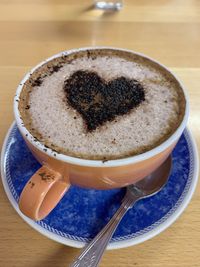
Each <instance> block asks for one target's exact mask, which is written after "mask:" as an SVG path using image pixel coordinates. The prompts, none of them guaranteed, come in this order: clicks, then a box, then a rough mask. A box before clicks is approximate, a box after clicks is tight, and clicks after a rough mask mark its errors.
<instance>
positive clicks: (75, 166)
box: [14, 47, 189, 220]
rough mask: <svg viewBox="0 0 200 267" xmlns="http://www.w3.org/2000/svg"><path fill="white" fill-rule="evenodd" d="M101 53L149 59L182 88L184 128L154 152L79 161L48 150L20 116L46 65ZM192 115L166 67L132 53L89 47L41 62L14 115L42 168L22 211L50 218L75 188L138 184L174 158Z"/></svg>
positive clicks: (27, 189) (21, 205)
mask: <svg viewBox="0 0 200 267" xmlns="http://www.w3.org/2000/svg"><path fill="white" fill-rule="evenodd" d="M95 49H98V50H101V49H103V50H106V49H108V50H113V51H119V52H120V51H121V52H123V53H127V54H130V55H133V54H134V55H137V56H138V57H141V58H144V59H148V60H149V61H150V62H153V63H154V64H156V65H157V66H159V68H161V69H163V70H164V71H165V72H166V73H167V74H168V75H170V77H172V79H174V80H175V81H176V82H177V84H178V85H179V87H180V88H181V90H182V92H183V96H184V100H185V106H184V113H183V116H182V119H181V121H180V124H179V125H178V126H177V128H176V129H175V131H174V132H173V133H172V134H171V135H170V136H168V137H167V139H166V140H164V141H163V142H161V143H159V144H158V145H156V146H155V147H153V148H152V149H150V150H147V151H145V152H143V153H140V154H136V155H133V156H126V157H123V158H117V159H109V160H100V159H85V158H79V157H75V156H71V155H67V154H65V153H55V151H54V149H53V148H51V147H46V146H45V145H44V144H43V143H42V142H40V140H35V137H34V136H33V134H32V133H31V132H30V129H28V128H27V127H26V125H25V124H24V120H23V117H22V116H21V113H20V109H19V106H20V101H22V100H21V99H20V96H21V92H22V90H23V87H24V84H25V83H26V82H27V81H28V80H29V79H30V78H31V77H32V75H34V73H35V72H36V71H37V70H38V69H39V68H40V67H41V66H43V65H44V64H47V63H48V62H50V61H52V60H54V59H57V58H59V57H62V56H65V57H66V56H68V55H70V54H72V53H78V52H80V51H81V52H82V51H83V52H84V51H88V50H89V51H94V50H95ZM188 114H189V106H188V97H187V95H186V92H185V89H184V87H183V85H182V84H181V82H180V81H179V80H178V79H177V78H176V77H175V75H174V74H173V73H172V72H171V71H170V70H169V69H168V68H166V67H165V66H163V65H162V64H160V63H158V62H156V61H155V60H153V59H151V58H149V57H147V56H144V55H142V54H140V53H136V52H133V51H130V50H125V49H118V48H111V47H99V48H97V47H89V48H81V49H74V50H69V51H65V52H62V53H59V54H57V55H54V56H53V57H51V58H49V59H47V60H45V61H43V62H41V63H40V64H39V65H37V66H36V67H35V68H33V69H32V70H31V71H30V72H29V73H27V74H26V76H25V77H24V78H23V80H22V81H21V83H20V85H19V86H18V88H17V92H16V95H15V98H14V115H15V119H16V123H17V126H18V128H19V130H20V132H21V134H22V136H23V138H24V140H25V142H26V144H27V146H28V147H29V149H30V151H31V152H32V154H33V155H34V156H35V158H36V159H37V160H38V161H39V162H40V164H41V165H42V167H41V168H40V169H39V170H37V171H36V173H35V174H34V175H33V176H32V177H30V180H29V181H28V182H27V184H26V185H25V187H24V189H23V191H22V193H21V196H20V200H19V208H20V210H21V211H22V212H23V213H24V214H25V215H26V216H28V217H30V218H31V219H33V220H41V219H43V218H44V217H46V216H47V215H48V214H49V213H50V212H51V210H52V209H53V208H54V207H55V206H56V205H57V204H58V202H59V201H60V200H61V198H62V197H63V195H64V194H65V193H66V192H67V191H68V189H69V188H70V186H71V185H77V186H80V187H85V188H95V189H101V190H104V189H112V188H120V187H125V186H127V185H129V184H132V183H135V182H136V181H138V180H140V179H142V178H143V177H145V176H146V175H148V174H150V173H151V172H153V171H154V170H155V169H156V168H158V167H159V166H160V165H161V164H162V163H163V162H164V161H165V160H166V159H167V157H168V156H169V155H170V153H171V152H172V150H173V148H174V147H175V145H176V143H177V142H178V140H179V138H180V136H181V134H182V133H183V131H184V129H185V127H186V124H187V120H188Z"/></svg>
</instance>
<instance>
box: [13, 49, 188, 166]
mask: <svg viewBox="0 0 200 267" xmlns="http://www.w3.org/2000/svg"><path fill="white" fill-rule="evenodd" d="M96 49H104V50H105V49H109V50H110V49H111V50H118V51H122V52H128V53H132V54H135V55H138V56H141V57H144V58H146V59H148V60H150V61H152V62H154V63H156V64H158V65H159V66H161V67H162V68H164V69H165V70H166V71H167V72H169V73H170V74H171V75H172V76H173V77H174V78H175V79H176V80H177V81H178V83H179V84H180V86H181V89H182V91H183V94H184V98H185V102H186V105H185V113H184V116H183V119H182V121H181V123H180V125H179V127H178V128H177V129H176V130H175V132H174V133H173V134H172V135H170V136H169V138H167V139H166V140H165V141H164V142H162V143H161V144H160V145H158V146H156V147H154V148H153V149H151V150H148V151H146V152H144V153H141V154H138V155H134V156H129V157H125V158H121V159H111V160H107V161H103V160H90V159H83V158H77V157H73V156H68V155H65V154H62V153H57V152H55V151H53V150H52V149H51V148H46V147H45V145H43V144H42V143H40V142H39V141H38V142H35V141H34V137H33V136H32V134H31V133H30V132H29V131H28V129H27V128H26V127H25V126H24V124H23V120H22V118H21V115H20V112H19V109H18V107H19V97H20V94H21V90H22V88H23V85H24V83H25V82H26V81H27V80H28V79H29V78H30V76H31V74H32V73H33V72H34V71H35V70H36V69H38V68H39V67H41V66H42V65H43V64H45V63H47V62H49V61H50V60H52V59H55V58H57V57H60V56H63V55H69V54H71V53H74V52H79V51H85V50H96ZM14 115H15V120H16V123H17V126H18V128H19V130H20V132H21V134H22V135H23V137H24V138H25V139H26V140H28V141H29V142H30V143H31V144H32V145H33V146H34V147H36V148H37V149H39V150H40V151H41V152H43V153H44V154H46V155H48V156H50V157H53V158H55V159H57V160H60V161H63V162H66V163H70V164H73V165H80V166H87V167H116V166H123V165H128V164H134V163H137V162H140V161H144V160H147V159H149V158H151V157H153V156H156V155H158V154H159V153H161V152H162V151H164V150H165V149H167V148H168V147H170V146H171V145H172V144H173V143H175V142H176V141H177V140H178V138H179V137H180V136H181V134H182V132H183V130H184V129H185V127H186V124H187V121H188V117H189V100H188V94H187V92H186V89H185V86H184V85H183V84H182V82H181V81H180V80H179V79H178V78H177V76H176V75H175V74H174V73H173V72H172V71H171V70H169V69H168V68H167V67H166V66H164V65H163V64H161V63H160V62H158V61H156V60H154V59H152V58H151V57H149V56H146V55H145V54H143V53H139V52H135V51H133V50H129V49H123V48H117V47H112V46H95V47H82V48H75V49H70V50H66V51H62V52H60V53H57V54H55V55H53V56H51V57H49V58H47V59H46V60H43V61H42V62H40V63H39V64H37V65H36V66H35V67H33V68H32V69H31V70H30V71H29V72H28V73H27V74H26V75H25V76H24V78H23V79H22V80H21V82H20V83H19V85H18V87H17V90H16V94H15V97H14Z"/></svg>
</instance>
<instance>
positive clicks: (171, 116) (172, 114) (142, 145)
mask: <svg viewBox="0 0 200 267" xmlns="http://www.w3.org/2000/svg"><path fill="white" fill-rule="evenodd" d="M107 54H108V55H107ZM56 64H57V66H58V67H57V68H56V67H55V66H56ZM60 64H61V65H60ZM52 66H54V68H55V70H54V71H53V67H52ZM49 70H50V71H49ZM79 70H83V71H93V72H96V73H98V75H99V76H100V77H101V78H103V79H104V80H105V81H107V82H109V81H111V80H113V79H116V78H118V77H121V76H123V77H125V78H128V79H134V80H137V81H139V82H140V84H141V85H142V86H143V88H144V90H145V101H143V102H142V103H140V105H139V106H138V107H136V108H134V109H132V110H131V111H129V113H127V114H125V115H121V116H117V117H116V118H115V119H114V120H113V121H108V122H106V123H105V124H103V125H102V126H99V127H97V128H96V129H95V130H94V131H91V132H89V131H88V130H87V127H86V123H85V121H84V119H83V118H82V116H81V115H80V113H79V112H77V111H76V110H75V109H74V108H72V107H71V106H70V105H69V104H68V102H67V101H66V96H65V92H64V90H63V85H64V81H65V80H66V79H68V78H69V77H70V75H72V74H73V73H74V72H76V71H79ZM47 74H48V75H47ZM39 75H40V76H39ZM46 75H47V76H46ZM33 77H34V78H32V79H33V80H34V81H37V80H38V77H42V78H39V82H35V83H34V82H33V81H32V82H30V81H29V82H28V83H27V84H25V86H24V89H23V91H22V94H21V99H20V102H21V105H20V112H21V115H22V117H23V120H24V123H25V126H26V127H27V128H28V129H29V131H30V132H31V133H32V134H33V136H35V137H36V138H37V139H39V140H40V141H41V142H42V143H44V144H45V145H46V146H49V147H51V148H53V149H55V150H57V151H59V152H61V153H64V154H67V155H71V156H75V157H81V158H87V159H102V160H108V159H115V158H122V157H126V156H130V155H135V154H139V153H142V152H144V151H147V150H149V149H151V148H153V147H154V146H156V145H157V144H159V143H161V142H162V141H164V140H165V139H166V138H167V137H168V136H169V135H171V134H172V133H173V132H174V130H175V129H176V128H177V126H178V125H179V124H180V121H181V120H182V117H183V112H184V105H185V102H184V96H183V93H182V90H181V89H180V86H179V84H178V82H176V81H175V79H174V78H173V77H172V76H171V75H170V74H166V71H163V70H162V69H161V68H160V67H159V66H157V65H156V64H155V63H151V62H150V61H149V60H146V59H144V58H140V57H139V56H134V57H133V58H131V57H130V58H129V59H128V58H127V57H125V56H123V55H121V54H119V55H117V54H113V55H112V54H110V52H109V53H106V51H105V52H104V53H102V55H101V56H100V55H97V56H95V55H94V54H93V55H92V54H91V53H90V54H85V55H84V53H83V54H82V55H81V56H80V57H76V58H74V59H71V60H70V61H69V60H68V58H67V57H66V59H62V60H60V62H59V59H57V60H54V61H52V62H50V63H48V65H46V66H45V67H42V68H41V69H40V70H39V72H38V73H36V74H35V76H34V75H33ZM22 98H24V99H26V100H25V103H24V102H23V101H22Z"/></svg>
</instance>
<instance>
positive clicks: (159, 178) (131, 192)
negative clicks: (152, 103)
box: [70, 156, 172, 267]
mask: <svg viewBox="0 0 200 267" xmlns="http://www.w3.org/2000/svg"><path fill="white" fill-rule="evenodd" d="M171 166H172V159H171V156H169V157H168V159H167V160H166V161H165V162H164V163H163V164H162V165H161V166H160V167H159V168H158V169H156V170H155V171H154V172H153V173H151V174H150V175H148V176H146V177H145V178H144V179H142V180H141V181H139V182H137V183H135V184H133V185H129V186H128V187H127V191H126V194H125V197H124V199H123V201H122V204H121V206H120V208H119V209H118V210H117V212H116V213H115V214H114V216H113V217H112V219H111V220H110V221H109V223H108V224H107V225H106V226H105V227H104V228H103V229H102V230H101V231H100V233H99V234H98V235H97V236H96V237H95V238H94V239H93V240H92V241H91V242H90V243H89V244H88V245H87V246H86V247H85V248H84V249H83V251H82V252H81V254H80V255H79V256H78V258H76V260H75V261H74V262H73V263H72V264H71V265H70V267H86V266H87V267H95V266H98V263H99V262H100V260H101V257H102V255H103V253H104V251H105V249H106V247H107V244H108V243H109V241H110V239H111V237H112V236H113V234H114V232H115V230H116V228H117V226H118V224H119V223H120V221H121V219H122V218H123V216H124V215H125V213H126V212H127V210H129V209H130V208H132V207H133V205H134V204H135V203H136V202H137V201H138V200H140V199H142V198H147V197H150V196H152V195H155V194H156V193H158V192H159V191H160V190H161V189H162V188H163V187H164V185H165V184H166V183H167V180H168V177H169V174H170V171H171Z"/></svg>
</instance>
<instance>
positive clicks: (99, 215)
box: [1, 123, 198, 249]
mask: <svg viewBox="0 0 200 267" xmlns="http://www.w3.org/2000/svg"><path fill="white" fill-rule="evenodd" d="M172 160H173V167H172V172H171V175H170V177H169V180H168V183H167V184H166V186H165V187H164V188H163V189H162V190H161V191H160V192H159V193H158V194H156V195H154V196H152V197H149V198H147V199H143V200H140V201H139V202H138V203H136V204H135V205H134V207H133V208H132V209H130V210H129V211H128V212H127V214H126V215H125V216H124V218H123V219H122V221H121V223H120V225H119V226H118V228H117V230H116V232H115V234H114V236H113V238H112V240H111V242H110V243H109V246H108V248H109V249H116V248H122V247H128V246H132V245H135V244H138V243H141V242H143V241H145V240H148V239H150V238H152V237H154V236H156V235H158V234H159V233H160V232H162V231H163V230H165V229H166V228H167V227H169V226H170V225H171V224H172V223H173V222H174V221H175V220H176V219H177V218H178V217H179V215H180V214H181V213H182V212H183V211H184V209H185V208H186V206H187V205H188V203H189V202H190V200H191V197H192V194H193V192H194V190H195V187H196V184H197V179H198V154H197V148H196V144H195V142H194V139H193V137H192V135H191V133H190V132H189V130H188V129H186V130H185V131H184V133H183V135H182V136H181V138H180V140H179V142H178V144H177V145H176V147H175V149H174V151H173V153H172ZM1 164H2V166H1V172H2V181H3V186H4V189H5V192H6V194H7V196H8V199H9V201H10V202H11V204H12V206H13V207H14V208H15V210H16V211H17V213H18V214H19V215H20V216H21V217H22V218H23V219H24V220H25V221H26V222H27V223H28V224H29V225H30V226H31V227H32V228H34V229H35V230H37V231H38V232H40V233H41V234H43V235H45V236H46V237H48V238H51V239H53V240H55V241H57V242H59V243H62V244H65V245H68V246H72V247H78V248H80V247H83V246H84V245H85V243H86V242H88V241H89V240H91V238H93V237H94V236H95V235H96V234H97V233H98V232H99V231H100V230H101V229H102V228H103V226H104V225H105V224H106V223H107V222H108V221H109V220H110V218H111V217H112V215H113V214H114V213H115V211H116V210H117V208H118V207H119V206H120V203H121V200H122V198H123V196H124V194H125V189H112V190H91V189H83V188H79V187H76V186H72V187H71V188H70V189H69V191H68V192H67V194H66V195H65V196H64V197H63V199H62V200H61V201H60V203H59V204H58V205H57V206H56V208H55V209H54V210H53V211H52V212H51V213H50V214H49V215H48V216H47V217H46V218H45V219H43V220H41V221H39V222H35V221H33V220H31V219H29V218H27V217H26V216H24V215H23V214H22V213H21V212H20V210H19V208H18V204H17V203H18V200H19V196H20V193H21V191H22V189H23V187H24V185H25V183H26V182H27V181H28V179H29V178H30V177H31V176H32V175H33V173H34V172H35V171H36V170H37V169H38V168H39V167H40V166H41V165H40V164H39V163H38V162H37V161H36V159H35V158H34V157H33V156H32V154H31V152H30V151H29V149H28V148H27V146H26V144H25V142H24V140H23V138H22V136H21V135H20V133H19V131H18V128H17V126H16V124H15V123H13V125H12V126H11V128H10V130H9V131H8V134H7V137H6V138H5V141H4V146H3V149H2V155H1Z"/></svg>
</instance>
